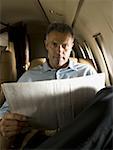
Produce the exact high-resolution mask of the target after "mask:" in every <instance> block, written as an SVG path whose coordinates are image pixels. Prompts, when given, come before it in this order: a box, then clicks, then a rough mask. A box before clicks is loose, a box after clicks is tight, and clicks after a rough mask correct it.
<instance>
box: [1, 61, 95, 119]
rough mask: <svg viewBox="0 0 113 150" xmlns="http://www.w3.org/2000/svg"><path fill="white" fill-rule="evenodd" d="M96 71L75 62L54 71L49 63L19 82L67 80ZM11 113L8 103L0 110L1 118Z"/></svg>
mask: <svg viewBox="0 0 113 150" xmlns="http://www.w3.org/2000/svg"><path fill="white" fill-rule="evenodd" d="M96 73H97V72H96V70H95V69H94V68H93V67H92V66H91V65H86V64H80V63H77V64H75V63H74V62H73V61H71V60H70V61H69V65H68V67H66V68H61V69H52V68H50V67H49V66H48V64H47V62H46V63H44V64H43V65H39V66H37V67H34V68H32V69H30V70H28V71H26V72H25V73H24V74H23V75H22V76H21V77H20V79H19V80H18V82H34V81H42V80H53V79H67V78H74V77H80V76H87V75H92V74H96ZM8 111H10V109H9V107H8V104H7V102H5V103H4V104H3V106H2V107H1V108H0V117H2V116H3V115H4V114H5V113H6V112H8Z"/></svg>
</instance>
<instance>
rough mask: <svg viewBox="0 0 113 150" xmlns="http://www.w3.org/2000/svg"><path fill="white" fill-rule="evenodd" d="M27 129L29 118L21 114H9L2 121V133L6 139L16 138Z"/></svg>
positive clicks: (0, 123)
mask: <svg viewBox="0 0 113 150" xmlns="http://www.w3.org/2000/svg"><path fill="white" fill-rule="evenodd" d="M27 127H28V122H27V117H25V116H23V115H20V114H15V113H7V114H5V115H4V117H3V118H2V119H1V121H0V133H1V135H2V136H4V137H11V136H14V135H16V134H18V133H20V132H21V131H22V130H23V129H25V128H27Z"/></svg>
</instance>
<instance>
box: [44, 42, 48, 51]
mask: <svg viewBox="0 0 113 150" xmlns="http://www.w3.org/2000/svg"><path fill="white" fill-rule="evenodd" d="M44 44H45V48H46V50H48V42H47V40H44Z"/></svg>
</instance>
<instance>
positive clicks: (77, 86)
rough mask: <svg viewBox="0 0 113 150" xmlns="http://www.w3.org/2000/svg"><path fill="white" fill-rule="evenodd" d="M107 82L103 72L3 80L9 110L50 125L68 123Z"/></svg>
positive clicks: (36, 123) (59, 125)
mask: <svg viewBox="0 0 113 150" xmlns="http://www.w3.org/2000/svg"><path fill="white" fill-rule="evenodd" d="M104 86H105V75H104V74H103V73H101V74H96V75H90V76H87V77H76V78H72V79H62V80H48V81H37V82H18V83H4V84H2V89H3V92H4V95H5V97H6V100H7V102H8V104H9V107H10V110H11V111H12V112H15V113H20V114H24V115H26V116H28V117H29V121H30V123H31V124H32V126H34V127H45V128H48V129H56V128H62V127H64V126H66V125H68V124H69V123H70V122H71V121H72V120H73V119H74V118H75V117H76V115H77V114H78V113H79V112H80V111H81V110H82V109H83V108H84V107H85V106H86V105H88V103H90V102H91V100H92V99H93V97H94V95H95V93H96V92H97V91H99V90H100V89H102V88H103V87H104Z"/></svg>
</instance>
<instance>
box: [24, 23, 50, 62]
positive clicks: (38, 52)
mask: <svg viewBox="0 0 113 150" xmlns="http://www.w3.org/2000/svg"><path fill="white" fill-rule="evenodd" d="M46 28H47V25H41V24H40V23H37V22H34V23H28V24H27V32H28V35H29V40H30V53H31V54H30V55H31V56H30V57H31V60H33V59H35V58H38V57H47V51H46V49H45V46H44V38H45V32H46Z"/></svg>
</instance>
